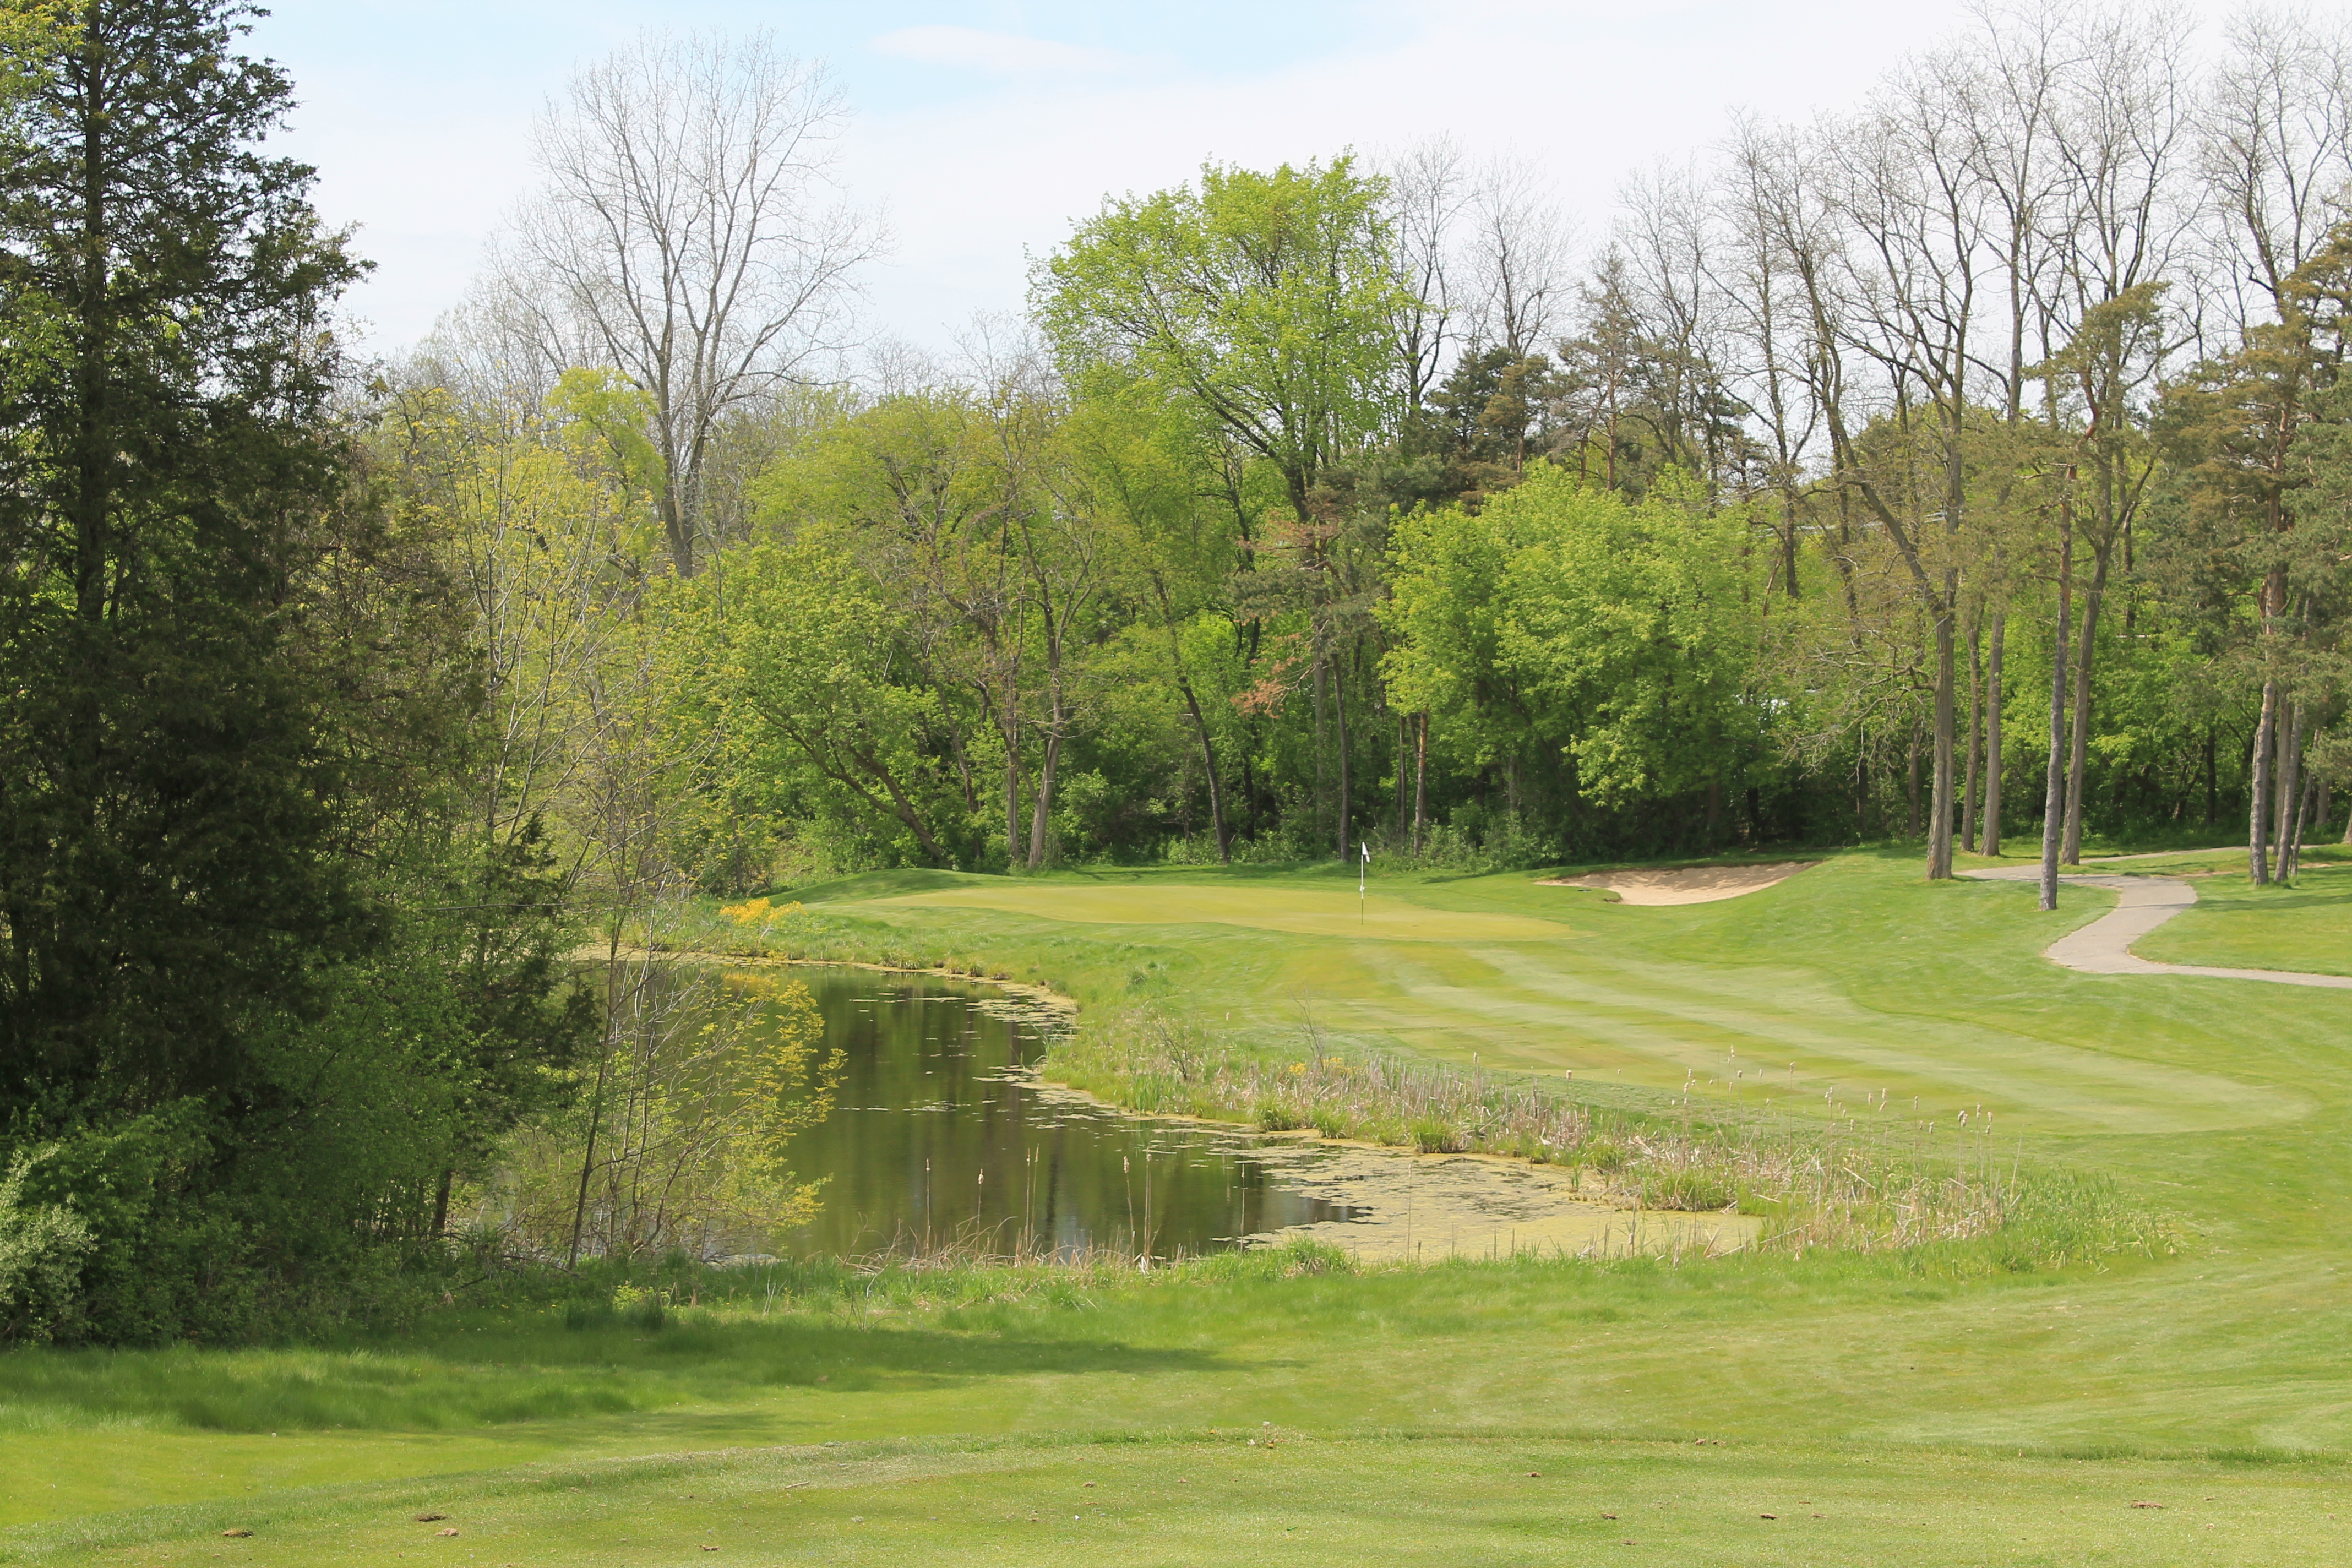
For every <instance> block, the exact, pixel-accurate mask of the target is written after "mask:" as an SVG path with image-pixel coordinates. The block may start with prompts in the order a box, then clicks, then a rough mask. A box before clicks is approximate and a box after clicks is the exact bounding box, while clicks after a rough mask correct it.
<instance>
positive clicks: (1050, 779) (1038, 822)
mask: <svg viewBox="0 0 2352 1568" xmlns="http://www.w3.org/2000/svg"><path fill="white" fill-rule="evenodd" d="M1061 761H1062V736H1061V725H1060V722H1059V715H1056V721H1055V727H1054V729H1053V730H1052V731H1048V732H1047V734H1046V736H1045V760H1044V761H1042V762H1041V763H1038V764H1037V790H1036V805H1035V807H1034V809H1033V810H1032V811H1031V813H1030V815H1029V869H1031V870H1032V871H1034V870H1038V869H1040V868H1043V867H1044V866H1045V850H1046V837H1047V835H1048V834H1049V833H1050V832H1051V831H1052V828H1051V826H1050V825H1049V823H1048V820H1047V819H1048V818H1049V817H1050V816H1052V815H1053V811H1054V773H1055V769H1056V768H1058V767H1059V766H1060V765H1061Z"/></svg>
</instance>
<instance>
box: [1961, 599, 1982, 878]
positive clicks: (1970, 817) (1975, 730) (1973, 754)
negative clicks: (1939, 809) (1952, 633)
mask: <svg viewBox="0 0 2352 1568" xmlns="http://www.w3.org/2000/svg"><path fill="white" fill-rule="evenodd" d="M1982 630H1983V628H1982V626H1981V624H1979V625H1977V626H1970V627H1969V773H1968V787H1967V788H1966V789H1963V790H1962V791H1961V792H1960V844H1961V847H1964V848H1974V847H1976V842H1977V764H1978V763H1979V761H1980V760H1981V759H1982V757H1983V754H1984V638H1983V636H1982Z"/></svg>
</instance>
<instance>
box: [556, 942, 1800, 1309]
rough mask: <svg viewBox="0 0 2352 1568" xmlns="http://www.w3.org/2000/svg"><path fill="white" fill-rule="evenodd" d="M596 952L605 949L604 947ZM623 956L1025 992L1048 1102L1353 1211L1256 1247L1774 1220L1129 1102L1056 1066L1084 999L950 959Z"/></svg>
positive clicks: (1477, 1243) (1711, 1228) (1487, 1158)
mask: <svg viewBox="0 0 2352 1568" xmlns="http://www.w3.org/2000/svg"><path fill="white" fill-rule="evenodd" d="M574 956H575V958H584V957H587V956H589V954H587V953H585V952H577V953H575V954H574ZM595 956H596V957H597V958H599V959H601V958H602V957H603V956H604V953H603V952H601V951H600V952H598V953H597V954H596V955H595ZM622 956H623V957H625V958H628V959H634V960H646V959H650V960H655V961H662V960H668V961H675V962H682V963H697V964H702V965H707V966H709V967H713V968H719V969H729V968H808V969H821V970H842V969H850V970H859V971H864V972H866V973H876V974H892V975H905V976H909V977H922V978H927V979H937V980H947V981H951V982H957V983H961V984H981V985H985V986H988V987H990V988H992V989H993V990H997V991H1001V992H1004V993H1006V994H1010V995H1012V996H1013V997H1016V998H1018V999H1019V1002H1020V1003H1021V1004H1022V1009H1023V1012H1024V1014H1026V1019H1025V1021H1029V1022H1033V1023H1037V1024H1041V1025H1043V1026H1045V1031H1046V1033H1047V1037H1048V1041H1049V1044H1048V1055H1047V1057H1046V1058H1045V1060H1043V1061H1041V1062H1040V1063H1038V1064H1037V1065H1035V1066H1032V1067H1027V1068H1021V1069H1018V1070H1019V1071H1020V1073H1021V1076H1022V1077H1023V1078H1024V1079H1026V1080H1027V1081H1028V1082H1029V1083H1030V1084H1031V1085H1032V1086H1033V1088H1034V1089H1035V1090H1036V1092H1037V1093H1038V1094H1039V1095H1040V1096H1041V1097H1042V1098H1043V1099H1045V1100H1048V1101H1052V1100H1065V1101H1067V1102H1071V1103H1076V1104H1080V1105H1084V1106H1086V1107H1088V1108H1090V1109H1093V1110H1099V1111H1104V1112H1108V1113H1112V1114H1116V1115H1118V1116H1119V1117H1122V1118H1125V1119H1128V1120H1129V1121H1134V1122H1137V1123H1142V1124H1163V1125H1169V1126H1181V1127H1192V1128H1198V1129H1201V1130H1202V1131H1206V1132H1209V1133H1212V1134H1215V1135H1220V1136H1223V1137H1226V1138H1230V1139H1233V1140H1234V1141H1235V1142H1238V1143H1240V1144H1242V1145H1243V1146H1245V1147H1246V1148H1247V1149H1248V1150H1249V1152H1250V1154H1251V1158H1252V1161H1253V1163H1255V1164H1256V1165H1258V1166H1262V1167H1264V1168H1265V1170H1267V1171H1269V1172H1272V1173H1276V1174H1278V1175H1279V1176H1280V1178H1281V1179H1282V1181H1283V1183H1284V1184H1285V1185H1286V1187H1288V1188H1289V1189H1291V1190H1293V1191H1295V1192H1297V1193H1298V1194H1301V1195H1302V1196H1304V1197H1306V1198H1307V1199H1309V1200H1310V1201H1311V1202H1313V1203H1314V1204H1316V1205H1318V1207H1328V1208H1331V1209H1335V1210H1339V1211H1341V1212H1343V1213H1344V1214H1345V1215H1347V1217H1344V1218H1334V1219H1322V1220H1315V1221H1310V1222H1307V1223H1303V1224H1294V1225H1288V1226H1282V1227H1280V1228H1278V1229H1274V1230H1265V1231H1254V1232H1248V1233H1244V1234H1243V1235H1241V1236H1239V1237H1236V1238H1235V1240H1236V1241H1237V1242H1238V1243H1239V1244H1241V1245H1243V1246H1246V1247H1272V1246H1279V1245H1282V1244H1284V1243H1286V1242H1289V1241H1293V1240H1296V1239H1298V1238H1302V1237H1303V1238H1311V1239H1313V1240H1315V1241H1318V1242H1322V1243H1327V1244H1328V1245H1330V1246H1332V1247H1337V1248H1339V1250H1341V1251H1342V1252H1345V1253H1347V1254H1348V1255H1349V1256H1350V1257H1351V1258H1355V1259H1356V1260H1357V1261H1358V1262H1359V1263H1363V1264H1399V1263H1427V1262H1437V1261H1443V1260H1446V1259H1451V1258H1513V1257H1520V1256H1539V1257H1571V1258H1624V1257H1633V1256H1663V1257H1667V1258H1680V1257H1683V1256H1685V1255H1688V1256H1694V1257H1713V1256H1718V1255H1720V1254H1723V1253H1726V1252H1731V1251H1736V1250H1738V1249H1739V1248H1740V1247H1746V1246H1748V1245H1750V1244H1752V1243H1753V1242H1754V1241H1755V1240H1756V1239H1757V1238H1758V1237H1759V1236H1760V1235H1761V1234H1762V1232H1763V1229H1764V1219H1763V1217H1762V1216H1761V1215H1754V1214H1741V1213H1739V1212H1738V1211H1737V1209H1736V1208H1734V1207H1731V1206H1728V1205H1727V1206H1726V1207H1725V1208H1722V1209H1715V1210H1707V1209H1689V1208H1661V1207H1656V1206H1645V1205H1643V1193H1642V1191H1641V1189H1640V1188H1638V1187H1634V1188H1632V1189H1627V1188H1623V1187H1621V1186H1619V1185H1617V1184H1612V1181H1611V1180H1610V1179H1609V1177H1608V1175H1607V1174H1606V1173H1603V1172H1601V1171H1599V1170H1595V1169H1592V1168H1590V1167H1579V1168H1569V1167H1566V1166H1562V1165H1559V1164H1555V1163H1549V1162H1548V1161H1541V1160H1537V1159H1530V1158H1528V1157H1526V1156H1524V1155H1521V1154H1517V1153H1512V1152H1495V1151H1491V1150H1483V1149H1479V1150H1474V1149H1470V1148H1467V1147H1462V1148H1454V1147H1440V1148H1436V1149H1420V1148H1414V1147H1412V1145H1410V1144H1400V1143H1381V1142H1372V1141H1370V1140H1367V1139H1363V1138H1355V1137H1346V1136H1337V1135H1327V1134H1325V1133H1323V1132H1320V1131H1317V1130H1316V1129H1314V1128H1312V1127H1299V1126H1287V1127H1286V1126H1281V1125H1266V1124H1265V1122H1268V1121H1271V1122H1274V1123H1280V1122H1281V1121H1284V1120H1286V1119H1285V1118H1282V1117H1280V1116H1273V1117H1261V1118H1259V1119H1257V1120H1255V1121H1247V1120H1242V1119H1239V1118H1236V1117H1213V1116H1203V1115H1198V1114H1193V1113H1191V1112H1186V1111H1170V1110H1147V1109H1142V1108H1139V1107H1137V1106H1134V1105H1129V1104H1124V1103H1121V1102H1120V1101H1118V1100H1116V1099H1114V1098H1110V1097H1108V1096H1105V1095H1102V1094H1098V1093H1097V1092H1095V1091H1094V1090H1093V1089H1088V1088H1087V1087H1084V1086H1082V1085H1079V1084H1076V1083H1071V1082H1068V1081H1066V1080H1065V1079H1062V1078H1060V1077H1057V1076H1055V1071H1054V1068H1055V1062H1054V1060H1053V1058H1052V1055H1051V1052H1052V1049H1053V1048H1054V1045H1055V1044H1057V1043H1062V1042H1066V1041H1067V1040H1069V1039H1070V1038H1071V1037H1073V1036H1074V1034H1075V1032H1076V1028H1077V1026H1078V1020H1079V1017H1080V1016H1081V1011H1082V1009H1081V1006H1080V1004H1079V1003H1078V1001H1077V999H1076V998H1075V997H1072V996H1069V995H1067V994H1064V993H1061V992H1059V991H1056V990H1054V989H1053V988H1051V987H1050V986H1046V985H1041V984H1030V983H1027V982H1023V981H1018V980H1013V979H1011V978H1010V977H1006V976H999V975H993V974H988V973H977V972H974V971H971V970H967V969H962V968H957V967H951V966H949V965H944V964H929V965H907V964H894V963H881V962H877V961H875V960H871V959H862V960H860V959H832V958H812V957H805V956H798V955H790V954H779V953H774V952H746V951H744V950H742V949H740V948H716V947H693V948H688V947H656V948H629V949H625V950H624V951H623V954H622ZM1430 1141H1431V1142H1435V1143H1439V1144H1441V1145H1447V1144H1452V1143H1454V1142H1465V1141H1464V1140H1458V1139H1454V1138H1451V1137H1433V1138H1432V1139H1431V1140H1430ZM956 1250H957V1251H958V1252H959V1254H962V1253H966V1252H969V1251H970V1250H971V1248H970V1247H969V1246H968V1245H967V1244H965V1243H962V1242H959V1243H957V1244H956Z"/></svg>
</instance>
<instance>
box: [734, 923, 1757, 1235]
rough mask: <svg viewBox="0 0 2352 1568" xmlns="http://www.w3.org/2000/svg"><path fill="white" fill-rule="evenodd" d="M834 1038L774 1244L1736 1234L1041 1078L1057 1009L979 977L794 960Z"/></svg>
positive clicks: (1523, 1170)
mask: <svg viewBox="0 0 2352 1568" xmlns="http://www.w3.org/2000/svg"><path fill="white" fill-rule="evenodd" d="M793 975H794V977H795V978H796V979H798V980H800V981H801V982H802V983H803V984H805V985H807V987H808V988H809V992H810V994H811V995H812V996H814V999H815V1001H816V1003H817V1005H818V1007H819V1009H820V1010H821V1011H822V1012H823V1014H824V1027H825V1044H826V1046H827V1047H838V1048H839V1050H840V1051H841V1053H842V1075H841V1079H840V1087H839V1089H838V1092H837V1094H836V1096H835V1103H834V1108H833V1110H832V1111H831V1112H830V1114H829V1115H827V1116H826V1117H825V1118H824V1120H823V1121H820V1122H818V1123H816V1124H814V1125H813V1126H811V1127H809V1128H807V1129H805V1130H803V1131H802V1132H800V1133H799V1134H797V1135H796V1136H795V1138H794V1139H793V1143H792V1146H791V1163H792V1165H793V1170H794V1171H795V1172H796V1173H798V1175H799V1176H800V1177H801V1178H803V1179H804V1180H805V1179H816V1178H822V1179H823V1180H824V1190H823V1194H822V1198H821V1203H822V1207H821V1209H820V1212H819V1213H818V1215H817V1217H816V1218H815V1219H814V1221H813V1222H811V1223H810V1224H808V1225H807V1226H803V1227H801V1228H800V1229H798V1230H796V1231H793V1232H790V1233H787V1234H784V1235H780V1236H776V1237H771V1238H769V1240H768V1243H767V1245H768V1246H769V1247H771V1248H772V1250H776V1251H791V1252H794V1253H799V1254H802V1255H833V1256H844V1257H848V1256H859V1255H864V1254H868V1253H872V1252H875V1251H877V1250H880V1249H882V1248H885V1247H911V1248H919V1249H923V1250H930V1249H933V1248H939V1247H951V1246H957V1245H963V1246H971V1247H980V1248H982V1249H985V1250H988V1251H992V1252H995V1253H1000V1254H1002V1253H1009V1252H1012V1251H1013V1250H1014V1249H1015V1248H1016V1247H1021V1248H1023V1249H1024V1250H1033V1251H1041V1252H1043V1251H1050V1252H1052V1253H1054V1254H1055V1255H1058V1256H1062V1257H1068V1256H1070V1255H1072V1254H1075V1253H1078V1252H1082V1251H1085V1250H1087V1249H1090V1248H1106V1249H1111V1250H1116V1251H1118V1252H1120V1253H1123V1254H1134V1255H1138V1256H1141V1255H1146V1254H1148V1255H1149V1256H1151V1257H1154V1258H1169V1257H1174V1256H1180V1255H1186V1254H1198V1253H1202V1252H1211V1251H1216V1250H1220V1249H1223V1248H1228V1247H1238V1246H1248V1245H1254V1244H1260V1243H1265V1242H1268V1241H1272V1240H1276V1239H1278V1238H1279V1237H1282V1236H1285V1235H1311V1236H1314V1237H1318V1238H1320V1239H1323V1240H1328V1241H1330V1242H1333V1243H1335V1244H1337V1245H1339V1246H1340V1247H1344V1248H1346V1249H1348V1250H1349V1251H1350V1252H1353V1253H1355V1254H1357V1255H1358V1256H1360V1257H1362V1258H1367V1259H1414V1260H1425V1259H1435V1258H1443V1257H1446V1256H1450V1255H1467V1256H1496V1255H1501V1254H1504V1253H1506V1252H1517V1251H1521V1250H1530V1249H1532V1250H1540V1251H1546V1252H1551V1251H1566V1252H1570V1253H1601V1254H1606V1253H1611V1252H1626V1251H1656V1250H1660V1249H1682V1248H1694V1249H1702V1250H1708V1251H1713V1250H1721V1249H1726V1248H1729V1247H1738V1246H1739V1245H1741V1244H1743V1243H1744V1242H1745V1241H1746V1240H1748V1238H1749V1237H1752V1236H1753V1234H1754V1232H1755V1229H1756V1224H1755V1222H1754V1221H1752V1220H1747V1219H1743V1218H1742V1217H1740V1216H1738V1215H1680V1214H1661V1213H1650V1214H1630V1213H1629V1212H1628V1211H1626V1210H1624V1209H1622V1208H1620V1207H1617V1206H1615V1205H1612V1204H1610V1203H1607V1202H1601V1201H1595V1198H1594V1195H1593V1194H1591V1193H1590V1192H1589V1191H1587V1190H1586V1188H1585V1187H1584V1186H1583V1184H1582V1182H1581V1180H1580V1176H1579V1174H1578V1173H1572V1172H1568V1171H1563V1170H1560V1169H1558V1168H1556V1167H1547V1166H1535V1165H1529V1164H1527V1163H1524V1162H1520V1161H1516V1160H1501V1159H1490V1158H1485V1157H1479V1156H1472V1155H1451V1156H1448V1155H1414V1154H1411V1153H1406V1152H1401V1151H1391V1150H1378V1149H1368V1148H1363V1147H1360V1146H1342V1145H1335V1144H1330V1143H1325V1142H1318V1141H1317V1140H1315V1139H1313V1138H1312V1137H1301V1136H1278V1135H1277V1136H1261V1135H1258V1134H1254V1133H1250V1132H1246V1131H1241V1130H1238V1129H1236V1130H1232V1131H1226V1130H1221V1129H1219V1128H1216V1127H1211V1126H1204V1125H1201V1124H1198V1123H1191V1122H1182V1121H1167V1120H1151V1119H1144V1118H1139V1117H1134V1116H1129V1115H1125V1114H1122V1113H1121V1112H1118V1111H1117V1110H1112V1109H1111V1108H1109V1107H1108V1106H1105V1105H1102V1104H1100V1103H1098V1102H1097V1101H1095V1100H1089V1099H1087V1097H1085V1096H1083V1095H1079V1094H1076V1093H1072V1092H1070V1091H1068V1090H1066V1089H1056V1088H1055V1087H1053V1086H1051V1085H1049V1084H1046V1083H1044V1082H1042V1081H1041V1080H1040V1079H1039V1078H1038V1076H1037V1074H1036V1073H1035V1071H1034V1065H1035V1064H1036V1062H1037V1061H1038V1059H1039V1058H1041V1057H1042V1056H1043V1055H1044V1054H1045V1048H1046V1046H1047V1044H1048V1041H1049V1039H1050V1036H1051V1032H1052V1030H1053V1029H1054V1028H1055V1027H1056V1026H1058V1025H1059V1024H1060V1022H1061V1020H1062V1017H1063V1016H1062V1015H1060V1014H1058V1013H1056V1012H1055V1011H1054V1010H1053V1009H1051V1008H1048V1007H1046V1006H1045V1005H1041V1004H1038V1003H1035V1002H1032V1001H1029V1000H1026V999H1024V998H1022V997H1020V996H1018V995H1014V994H1009V993H1007V992H1005V991H1003V990H1001V989H999V988H996V987H992V986H986V985H982V984H977V983H971V982H962V981H956V980H950V979H946V978H943V977H938V976H929V975H916V974H904V973H879V972H876V971H872V970H860V969H849V968H831V967H816V966H807V967H797V968H795V969H794V971H793Z"/></svg>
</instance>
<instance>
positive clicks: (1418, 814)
mask: <svg viewBox="0 0 2352 1568" xmlns="http://www.w3.org/2000/svg"><path fill="white" fill-rule="evenodd" d="M1413 728H1414V729H1415V730H1416V731H1419V732H1418V733H1417V734H1416V735H1415V736H1414V738H1413V747H1412V854H1413V858H1414V859H1416V860H1417V859H1419V858H1421V841H1422V838H1423V836H1424V835H1425V834H1426V833H1427V831H1428V828H1429V710H1428V709H1426V708H1424V709H1423V710H1421V718H1420V721H1419V722H1418V723H1416V724H1415V725H1414V726H1413Z"/></svg>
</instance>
